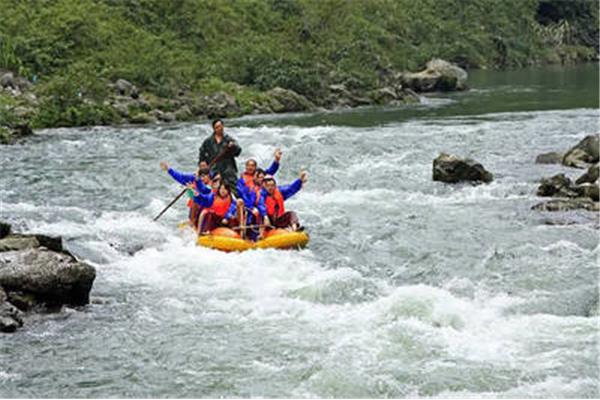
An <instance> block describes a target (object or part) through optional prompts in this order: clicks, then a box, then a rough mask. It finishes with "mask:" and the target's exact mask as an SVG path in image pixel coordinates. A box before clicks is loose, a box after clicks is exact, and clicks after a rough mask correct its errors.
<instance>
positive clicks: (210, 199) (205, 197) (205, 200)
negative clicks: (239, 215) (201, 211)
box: [193, 191, 237, 219]
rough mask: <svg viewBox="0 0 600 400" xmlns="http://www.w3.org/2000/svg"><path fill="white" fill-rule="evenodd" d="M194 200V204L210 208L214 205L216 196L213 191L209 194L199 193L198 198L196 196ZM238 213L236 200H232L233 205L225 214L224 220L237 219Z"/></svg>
mask: <svg viewBox="0 0 600 400" xmlns="http://www.w3.org/2000/svg"><path fill="white" fill-rule="evenodd" d="M193 199H194V202H195V203H196V204H198V205H200V206H201V207H203V208H209V207H211V206H212V205H213V203H214V201H215V194H214V193H213V192H212V191H210V192H209V193H208V194H204V193H199V194H198V196H194V197H193ZM236 212H237V210H236V206H235V200H234V199H231V205H230V206H229V210H227V213H226V214H225V217H224V218H227V219H230V218H232V217H235V215H236Z"/></svg>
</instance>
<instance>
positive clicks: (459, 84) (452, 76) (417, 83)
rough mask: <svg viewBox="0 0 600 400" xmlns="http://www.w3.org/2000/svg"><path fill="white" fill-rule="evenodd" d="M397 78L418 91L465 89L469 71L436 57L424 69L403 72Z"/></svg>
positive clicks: (405, 85) (403, 84)
mask: <svg viewBox="0 0 600 400" xmlns="http://www.w3.org/2000/svg"><path fill="white" fill-rule="evenodd" d="M397 79H398V80H399V81H400V83H401V84H402V86H404V87H408V88H410V89H412V90H414V91H416V92H433V91H451V90H464V89H466V80H467V72H466V71H465V70H464V69H462V68H460V67H459V66H457V65H455V64H452V63H450V62H448V61H445V60H441V59H439V58H435V59H432V60H431V61H429V62H428V63H427V65H426V67H425V69H424V70H422V71H419V72H402V73H400V74H399V75H398V76H397Z"/></svg>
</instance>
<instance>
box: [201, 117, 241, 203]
mask: <svg viewBox="0 0 600 400" xmlns="http://www.w3.org/2000/svg"><path fill="white" fill-rule="evenodd" d="M212 127H213V134H212V135H211V136H209V137H208V138H206V140H204V142H203V143H202V146H200V150H199V152H198V153H199V154H198V157H199V160H198V164H199V166H200V167H208V164H210V162H211V161H212V160H213V159H214V158H215V157H216V156H217V155H218V154H220V153H221V151H222V150H223V149H226V150H225V155H224V156H223V157H221V158H220V160H219V161H218V162H216V163H215V165H214V166H213V168H212V172H213V174H216V173H219V174H220V175H221V179H223V182H225V184H226V185H227V186H229V189H230V190H231V191H232V192H233V193H234V194H236V195H237V193H236V182H237V179H238V169H237V164H236V162H235V157H237V156H239V155H240V153H241V152H242V148H241V147H240V146H239V145H238V144H237V142H236V141H235V140H234V139H233V138H232V137H231V136H229V135H226V134H225V133H224V132H223V121H221V120H220V119H215V120H214V121H213V123H212Z"/></svg>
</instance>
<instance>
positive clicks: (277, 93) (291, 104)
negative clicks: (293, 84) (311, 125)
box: [266, 87, 315, 112]
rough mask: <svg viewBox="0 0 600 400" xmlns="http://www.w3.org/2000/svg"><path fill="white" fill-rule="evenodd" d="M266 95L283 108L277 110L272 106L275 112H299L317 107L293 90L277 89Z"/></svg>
mask: <svg viewBox="0 0 600 400" xmlns="http://www.w3.org/2000/svg"><path fill="white" fill-rule="evenodd" d="M266 94H267V96H269V97H271V98H272V99H274V100H275V101H276V102H277V103H279V104H280V105H281V106H282V107H281V108H278V109H275V107H273V106H271V108H272V109H273V111H275V112H298V111H310V110H314V109H315V105H314V104H313V103H311V102H310V101H309V100H308V99H307V98H306V97H304V96H302V95H301V94H298V93H296V92H294V91H293V90H289V89H283V88H280V87H276V88H273V89H271V90H269V91H268V92H267V93H266Z"/></svg>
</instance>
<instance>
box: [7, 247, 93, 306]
mask: <svg viewBox="0 0 600 400" xmlns="http://www.w3.org/2000/svg"><path fill="white" fill-rule="evenodd" d="M5 240H6V239H5ZM95 277H96V272H95V270H94V268H93V267H91V266H89V265H87V264H84V263H81V262H78V261H77V260H75V259H74V258H73V257H72V256H70V255H68V254H64V253H56V252H53V251H49V250H45V249H42V248H30V249H26V250H22V251H14V250H13V251H5V252H2V253H0V286H2V287H3V288H4V290H5V291H7V292H11V291H19V292H24V293H29V294H31V295H33V297H34V298H35V299H36V302H37V303H43V304H45V305H49V306H57V305H62V304H70V305H84V304H87V303H89V293H90V290H91V289H92V283H93V282H94V279H95Z"/></svg>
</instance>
